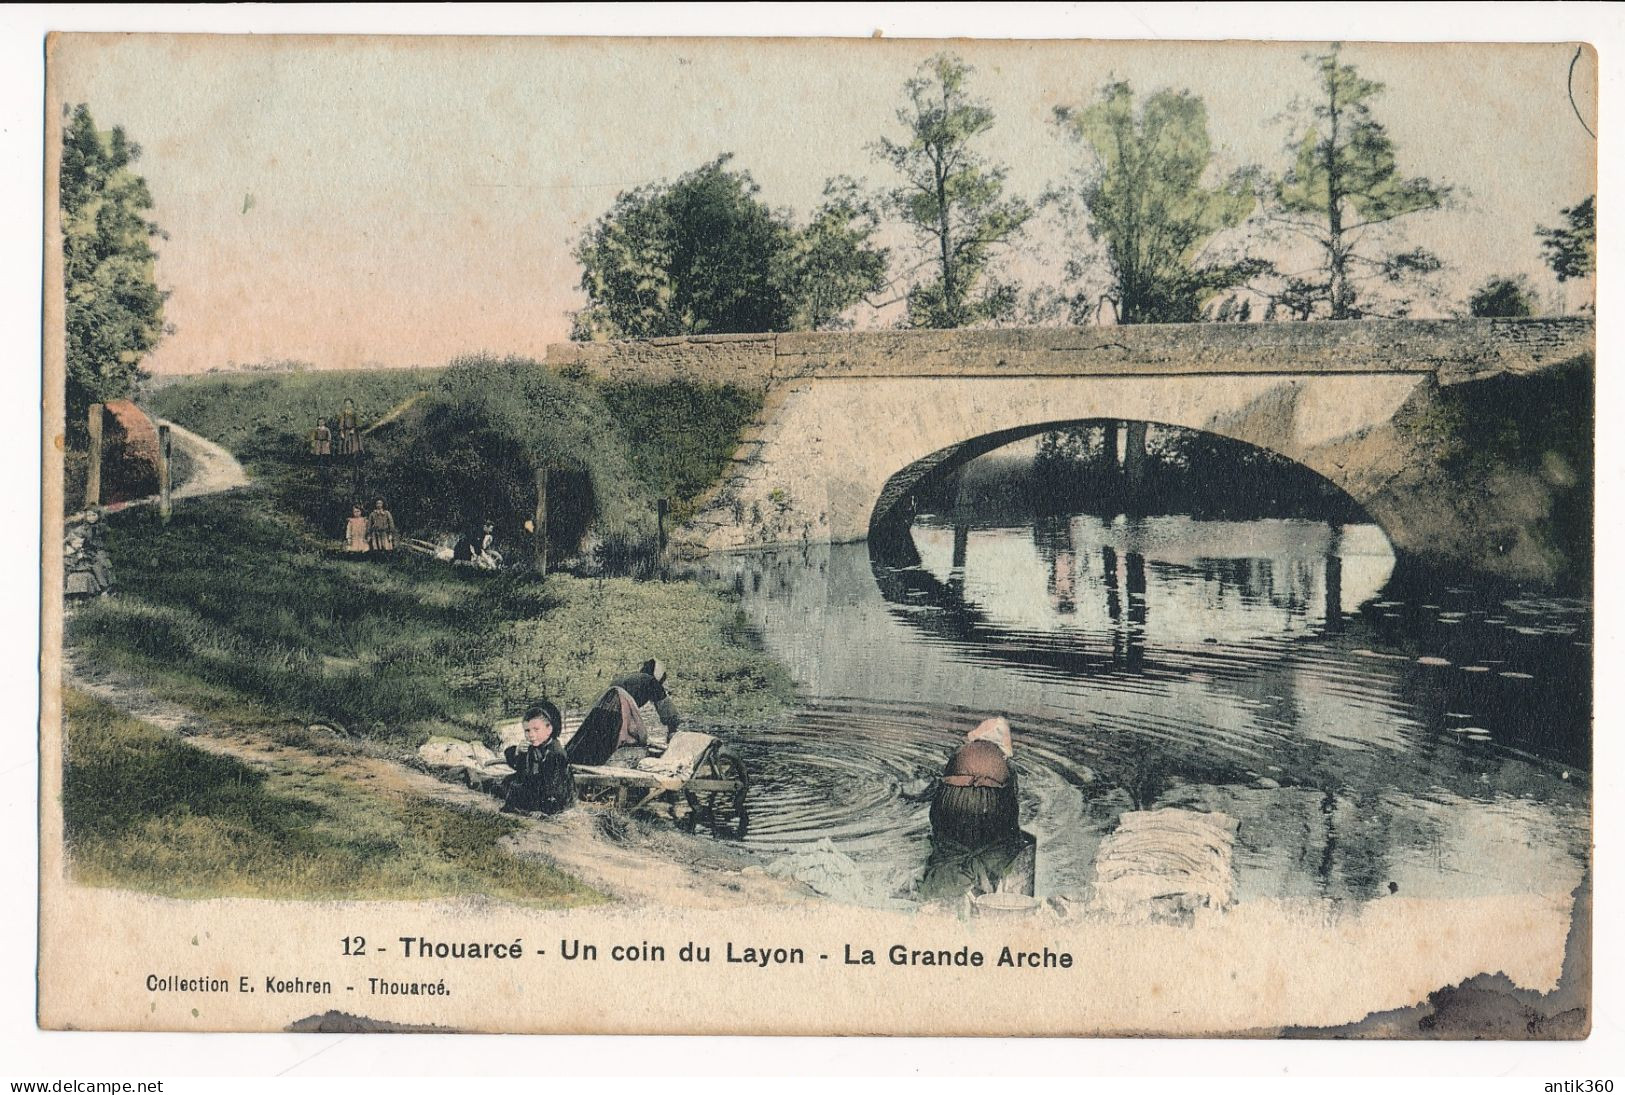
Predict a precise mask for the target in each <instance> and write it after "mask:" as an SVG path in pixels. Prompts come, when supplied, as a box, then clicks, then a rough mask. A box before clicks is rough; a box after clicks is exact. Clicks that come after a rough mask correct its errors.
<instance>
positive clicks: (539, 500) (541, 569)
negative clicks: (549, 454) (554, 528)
mask: <svg viewBox="0 0 1625 1095" xmlns="http://www.w3.org/2000/svg"><path fill="white" fill-rule="evenodd" d="M536 571H537V573H539V574H546V573H547V468H545V467H541V468H537V469H536Z"/></svg>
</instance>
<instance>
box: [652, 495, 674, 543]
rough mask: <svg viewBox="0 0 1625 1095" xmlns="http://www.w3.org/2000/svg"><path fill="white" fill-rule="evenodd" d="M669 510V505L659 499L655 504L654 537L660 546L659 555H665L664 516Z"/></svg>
mask: <svg viewBox="0 0 1625 1095" xmlns="http://www.w3.org/2000/svg"><path fill="white" fill-rule="evenodd" d="M670 509H671V503H670V502H668V501H667V500H666V499H664V498H661V499H659V500H657V501H656V502H655V536H656V539H657V542H658V543H659V545H660V554H662V555H664V554H666V514H667V513H668V512H669V511H670Z"/></svg>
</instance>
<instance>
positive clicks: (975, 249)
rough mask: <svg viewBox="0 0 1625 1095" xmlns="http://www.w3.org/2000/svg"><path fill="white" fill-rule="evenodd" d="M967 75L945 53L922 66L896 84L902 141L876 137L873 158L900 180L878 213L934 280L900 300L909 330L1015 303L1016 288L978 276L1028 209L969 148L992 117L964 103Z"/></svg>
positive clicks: (966, 320) (996, 313)
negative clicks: (893, 217)
mask: <svg viewBox="0 0 1625 1095" xmlns="http://www.w3.org/2000/svg"><path fill="white" fill-rule="evenodd" d="M972 71H973V70H972V69H971V68H970V67H969V66H968V65H966V64H965V63H964V62H963V61H962V60H960V59H959V58H957V57H954V56H952V55H950V54H946V53H944V54H938V55H937V56H935V57H932V58H931V59H930V60H928V61H926V62H925V63H924V64H922V65H921V66H920V68H919V71H918V72H917V73H916V74H915V75H914V76H913V77H911V78H910V79H909V80H908V81H907V82H905V83H904V84H903V91H904V93H905V94H906V95H907V96H908V102H907V103H906V104H905V105H904V106H903V107H902V108H900V109H899V110H898V111H897V120H898V121H899V122H901V123H902V125H903V127H904V129H905V130H906V137H905V138H904V139H903V140H897V141H894V140H892V139H890V138H888V137H882V138H881V139H880V141H879V142H878V143H877V144H876V145H875V146H874V150H873V151H874V154H875V155H876V156H877V157H878V158H879V159H881V160H884V161H885V162H886V163H888V164H890V165H891V166H892V168H894V169H895V170H896V171H897V173H898V174H900V175H901V176H902V177H903V185H902V186H899V187H896V188H895V189H893V190H892V191H890V192H889V194H888V195H887V204H888V205H889V206H890V208H891V209H892V210H893V211H894V212H895V213H896V214H897V215H898V216H899V217H900V218H901V219H902V220H903V221H904V223H906V224H907V225H908V226H909V228H911V229H912V230H913V232H914V234H915V236H916V238H917V239H918V240H919V243H920V246H921V249H922V251H923V252H924V253H925V256H926V257H925V260H924V261H923V262H922V263H921V266H922V267H924V266H930V267H934V270H935V273H934V276H932V277H929V278H927V279H926V280H924V281H920V282H917V283H916V284H914V285H913V286H912V287H910V289H909V291H908V322H909V324H910V326H914V327H964V326H967V325H969V324H972V323H976V322H979V321H982V320H987V319H997V318H1000V317H1001V316H1003V315H1006V314H1007V313H1008V312H1009V311H1011V310H1012V309H1013V308H1014V307H1015V306H1016V303H1017V300H1018V291H1017V290H1016V288H1015V286H1013V285H1011V284H1009V283H1007V282H1004V283H1001V282H995V281H993V279H991V278H987V277H986V275H988V273H989V268H990V267H991V265H992V263H993V260H994V259H995V258H996V257H997V254H998V252H999V251H1001V250H1002V249H1004V248H1006V247H1008V246H1009V245H1010V244H1011V243H1013V242H1014V241H1015V240H1016V239H1017V238H1018V237H1019V236H1020V235H1021V232H1022V228H1023V226H1024V225H1025V224H1026V223H1027V221H1028V219H1029V218H1030V217H1031V216H1032V208H1031V207H1030V206H1029V205H1028V204H1027V203H1026V202H1024V201H1022V200H1020V199H1019V198H1006V197H1005V196H1004V181H1005V174H1006V170H1005V168H1004V167H1003V166H1000V165H994V164H990V163H988V161H987V160H986V159H985V158H983V157H982V156H981V155H979V154H978V153H977V152H976V151H975V150H974V149H973V148H972V147H971V143H972V142H973V141H974V140H975V139H976V138H977V137H979V136H980V135H982V134H984V133H986V132H987V131H988V130H989V129H991V128H992V127H993V111H992V109H991V108H989V107H988V105H987V104H986V103H984V102H980V101H978V100H975V99H972V98H970V95H969V92H968V90H967V87H966V81H967V80H968V78H969V77H970V74H971V72H972ZM979 288H980V289H981V292H978V289H979Z"/></svg>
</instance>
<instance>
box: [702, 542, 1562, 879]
mask: <svg viewBox="0 0 1625 1095" xmlns="http://www.w3.org/2000/svg"><path fill="white" fill-rule="evenodd" d="M1002 520H1003V523H995V522H988V523H976V522H960V523H957V524H955V523H951V522H950V521H948V520H946V519H939V518H934V517H930V516H924V517H921V518H919V519H918V520H917V521H916V522H915V525H914V527H913V529H912V535H913V539H914V543H915V546H916V548H917V550H918V553H919V557H920V563H919V565H917V566H902V567H894V566H887V565H883V564H881V563H878V562H876V561H875V560H872V559H871V556H870V551H869V548H868V546H867V545H865V544H842V545H833V546H811V547H804V548H795V549H785V550H775V551H763V552H749V553H734V554H727V555H720V556H715V557H713V558H712V560H711V561H710V563H709V564H708V565H709V567H710V568H711V572H712V575H713V577H714V578H716V579H717V580H720V581H723V582H725V583H727V584H729V585H731V586H732V588H733V589H734V590H736V591H737V593H738V595H739V596H740V598H741V599H742V607H743V611H744V613H745V616H746V618H747V620H748V622H749V626H750V628H751V629H752V631H753V633H754V634H755V635H756V636H757V637H758V638H759V639H760V641H761V642H762V643H763V644H764V645H765V647H766V648H767V650H768V651H769V652H770V653H772V654H773V655H775V656H776V657H777V658H779V659H780V660H781V661H783V662H784V663H785V664H786V665H787V666H788V667H789V668H790V670H791V672H792V673H793V675H794V676H795V679H796V681H797V683H798V685H799V687H800V690H801V693H802V695H803V696H804V698H805V702H804V705H803V706H802V707H801V709H799V710H798V711H797V713H796V715H795V717H794V718H793V719H792V720H790V721H788V722H787V723H785V724H783V725H781V726H778V727H773V728H765V729H762V728H759V729H755V730H750V731H742V732H737V733H733V734H731V735H730V737H731V738H732V739H733V742H734V744H735V746H736V747H737V748H738V749H739V751H740V752H741V753H742V754H743V755H744V757H745V761H746V765H747V768H748V770H749V771H750V773H751V776H752V781H753V782H752V788H751V792H750V799H749V810H750V817H749V825H748V828H747V829H746V831H745V834H744V836H743V840H744V842H745V844H746V845H748V846H752V847H754V848H756V849H758V850H759V851H760V852H761V853H762V854H763V855H764V857H771V856H774V855H780V856H782V855H785V854H793V853H795V852H796V851H797V849H806V848H809V847H811V846H813V845H814V844H815V843H816V842H818V841H821V840H823V839H824V838H826V837H827V838H829V840H830V841H832V842H833V844H834V845H835V847H836V848H837V849H839V850H840V851H841V852H843V853H845V855H846V856H848V857H850V859H851V861H852V862H853V863H854V864H855V865H856V867H857V869H858V871H860V872H861V874H862V877H863V880H864V882H863V884H864V886H865V887H866V889H867V891H868V893H869V895H870V896H871V897H873V898H878V899H882V900H883V899H888V898H890V899H906V898H907V896H908V895H909V893H910V891H911V889H912V887H913V885H914V883H915V881H916V880H917V878H918V876H919V874H920V872H921V870H922V868H923V865H924V863H925V859H926V856H927V854H928V852H929V848H928V836H929V820H928V817H927V811H928V803H927V802H925V801H920V800H919V798H918V795H917V793H916V792H918V790H919V789H920V788H921V787H922V781H923V777H924V776H926V775H927V774H929V773H934V772H940V771H941V768H942V764H943V762H944V760H945V759H946V757H947V756H948V754H949V753H950V752H951V751H952V750H953V748H954V747H955V745H956V744H957V742H958V741H959V740H960V739H961V738H962V737H963V735H964V734H965V732H966V731H968V730H969V729H970V728H971V727H972V726H974V725H975V724H976V723H977V722H978V721H979V720H980V719H982V718H984V717H986V716H988V715H993V714H1001V715H1005V716H1006V717H1008V718H1009V719H1010V721H1011V723H1012V724H1013V726H1014V728H1015V734H1016V755H1015V761H1016V764H1017V766H1018V769H1019V772H1020V776H1021V788H1022V794H1023V798H1024V801H1023V803H1022V818H1023V824H1024V826H1025V827H1026V828H1027V829H1029V830H1030V831H1032V832H1033V833H1035V834H1036V835H1037V837H1038V839H1039V849H1040V851H1039V858H1038V876H1037V888H1038V893H1039V895H1040V896H1049V895H1071V896H1078V895H1081V894H1083V893H1084V892H1086V889H1087V886H1088V883H1089V881H1090V875H1091V869H1092V864H1093V861H1094V854H1095V849H1096V847H1097V846H1098V844H1099V842H1100V840H1101V838H1102V837H1103V836H1105V835H1106V834H1107V833H1109V832H1110V831H1111V830H1112V829H1113V827H1114V826H1115V825H1116V823H1117V819H1118V817H1119V815H1120V814H1121V813H1123V812H1124V811H1126V810H1132V809H1137V808H1151V807H1155V806H1169V805H1177V806H1193V807H1195V808H1199V809H1212V810H1222V811H1224V812H1225V813H1227V814H1229V815H1231V816H1232V817H1235V818H1237V819H1238V820H1239V822H1240V826H1239V830H1238V833H1237V846H1236V859H1235V863H1236V876H1237V896H1238V898H1239V899H1240V900H1242V901H1246V900H1249V899H1253V898H1259V897H1274V898H1293V897H1308V898H1330V899H1354V900H1364V899H1368V898H1372V897H1376V896H1379V895H1381V894H1386V893H1390V892H1397V893H1401V894H1407V895H1412V896H1424V897H1426V896H1455V897H1460V896H1471V895H1478V894H1499V893H1525V892H1532V893H1542V894H1563V893H1566V892H1567V891H1569V890H1570V889H1572V888H1573V886H1574V885H1575V884H1576V883H1577V882H1578V881H1579V879H1580V876H1581V873H1582V871H1583V869H1584V866H1585V862H1586V856H1587V849H1588V846H1589V832H1590V830H1589V793H1590V792H1589V779H1588V772H1587V768H1588V764H1589V757H1590V712H1591V684H1590V627H1591V621H1590V610H1589V606H1588V605H1587V604H1586V603H1585V602H1584V601H1580V600H1573V599H1563V598H1553V597H1541V596H1534V595H1516V594H1509V592H1508V591H1507V590H1506V589H1504V588H1502V589H1496V590H1490V589H1488V588H1484V587H1477V586H1474V585H1471V584H1468V583H1465V582H1461V583H1451V582H1449V581H1440V580H1432V581H1424V580H1420V579H1413V578H1407V579H1405V580H1403V581H1401V580H1400V579H1398V578H1396V576H1395V561H1394V557H1393V555H1392V552H1391V550H1390V549H1389V546H1388V543H1387V540H1386V538H1385V537H1384V536H1383V534H1382V532H1381V530H1380V529H1378V528H1377V527H1376V526H1374V525H1343V526H1333V525H1331V524H1328V523H1326V522H1317V521H1309V520H1251V521H1208V520H1196V519H1193V518H1190V517H1185V516H1177V515H1171V516H1153V517H1141V518H1128V517H1121V516H1119V517H1115V518H1103V517H1099V516H1090V515H1084V514H1074V515H1063V516H1058V517H1045V518H1041V519H1034V520H1030V521H1028V522H1026V523H1024V524H1020V525H1016V526H1012V525H1011V524H1010V521H1011V519H1010V518H1008V517H1006V518H1003V519H1002Z"/></svg>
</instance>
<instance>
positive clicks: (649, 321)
mask: <svg viewBox="0 0 1625 1095" xmlns="http://www.w3.org/2000/svg"><path fill="white" fill-rule="evenodd" d="M731 158H732V157H731V156H729V155H722V156H718V157H717V158H716V159H714V160H712V161H711V162H710V163H707V164H705V165H703V166H702V167H700V168H698V169H696V170H694V171H691V172H689V173H688V174H686V175H683V176H682V177H680V178H678V179H677V180H676V181H675V182H659V183H652V184H650V185H648V186H643V187H639V188H638V189H636V190H632V191H628V192H626V193H623V194H621V195H619V196H618V197H617V198H616V199H615V203H614V205H613V206H611V207H610V209H609V211H608V212H607V213H605V214H604V215H603V216H602V217H600V218H599V219H598V221H597V222H595V223H594V224H593V225H592V227H591V228H589V229H588V230H587V232H586V233H585V234H584V235H583V236H582V238H581V240H580V241H579V242H578V243H577V245H576V250H575V257H576V261H578V262H579V263H580V264H581V269H582V273H581V289H582V290H583V291H584V292H585V293H586V294H587V306H586V307H585V308H583V309H581V311H579V312H577V313H576V314H575V316H574V326H573V330H572V337H574V338H576V339H593V338H659V337H665V336H671V335H688V334H735V333H741V332H751V331H786V330H791V329H794V328H809V327H820V326H829V325H831V324H833V323H834V322H836V321H837V320H838V319H839V317H840V315H841V313H842V312H844V311H845V310H846V309H847V308H849V307H851V306H852V305H853V304H855V303H856V302H857V301H858V300H859V299H861V298H862V296H863V295H864V294H865V293H867V292H872V291H874V290H875V289H877V288H878V287H879V285H880V284H881V281H882V279H883V276H884V270H885V266H886V252H885V251H884V250H882V249H877V248H875V247H873V246H872V245H871V244H870V236H871V234H872V233H873V231H874V229H875V227H876V223H875V222H876V218H875V216H874V215H873V213H872V211H869V210H868V209H867V207H866V206H865V205H864V204H863V203H862V201H861V200H860V199H859V198H857V197H856V184H853V183H851V182H850V180H831V182H830V184H829V185H828V186H827V187H826V189H825V204H824V205H823V206H822V207H821V208H820V209H819V210H818V212H817V214H816V215H815V217H814V219H813V223H812V224H811V226H809V227H808V228H807V229H805V230H802V231H798V230H797V229H796V227H795V225H794V223H793V222H792V221H791V218H790V215H789V214H788V213H786V212H783V211H781V210H775V209H772V208H770V207H769V206H768V205H767V204H766V203H765V202H763V201H762V200H761V199H760V198H758V197H757V193H758V191H759V190H760V187H758V186H757V185H756V182H755V181H754V180H753V179H752V178H751V176H750V173H749V172H748V171H734V170H730V169H729V168H728V166H727V165H728V161H729V160H730V159H731Z"/></svg>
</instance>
